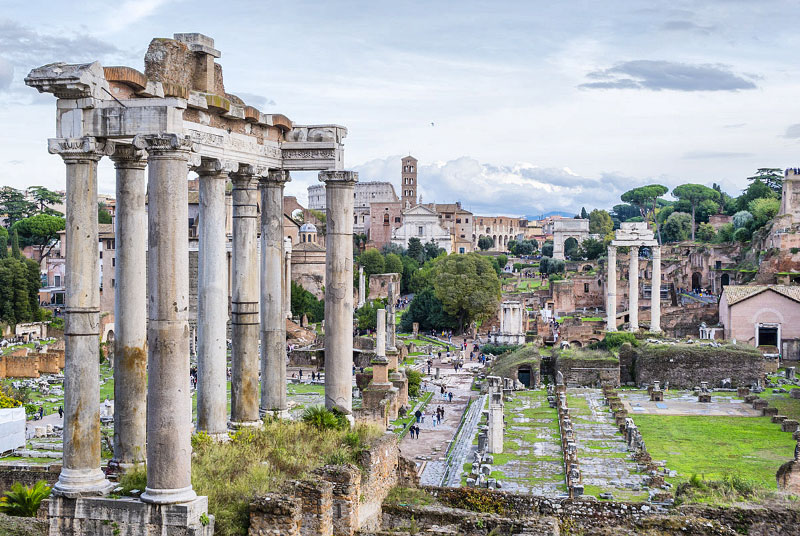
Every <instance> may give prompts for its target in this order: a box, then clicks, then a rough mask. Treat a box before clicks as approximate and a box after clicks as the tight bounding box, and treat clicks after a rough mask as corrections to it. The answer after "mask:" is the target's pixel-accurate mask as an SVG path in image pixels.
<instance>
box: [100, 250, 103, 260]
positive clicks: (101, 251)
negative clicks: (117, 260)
mask: <svg viewBox="0 0 800 536" xmlns="http://www.w3.org/2000/svg"><path fill="white" fill-rule="evenodd" d="M100 258H101V259H102V258H103V250H102V249H101V250H100Z"/></svg>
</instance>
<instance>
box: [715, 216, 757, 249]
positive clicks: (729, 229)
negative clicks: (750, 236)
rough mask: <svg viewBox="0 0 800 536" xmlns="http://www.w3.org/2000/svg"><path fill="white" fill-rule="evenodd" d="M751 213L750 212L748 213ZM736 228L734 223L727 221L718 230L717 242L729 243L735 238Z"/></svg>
mask: <svg viewBox="0 0 800 536" xmlns="http://www.w3.org/2000/svg"><path fill="white" fill-rule="evenodd" d="M748 214H749V213H748ZM734 231H735V228H734V226H733V224H732V223H726V224H725V225H723V226H722V227H720V228H719V231H717V242H720V243H723V244H724V243H727V242H730V241H732V240H733V233H734Z"/></svg>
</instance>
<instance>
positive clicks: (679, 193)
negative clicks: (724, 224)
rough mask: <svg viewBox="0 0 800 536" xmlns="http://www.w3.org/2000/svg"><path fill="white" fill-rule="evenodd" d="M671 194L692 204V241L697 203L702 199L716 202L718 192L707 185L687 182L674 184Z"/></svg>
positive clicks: (718, 196)
mask: <svg viewBox="0 0 800 536" xmlns="http://www.w3.org/2000/svg"><path fill="white" fill-rule="evenodd" d="M672 195H674V196H675V197H677V198H678V199H680V200H681V201H683V200H686V201H688V202H689V203H690V204H691V206H692V241H694V231H695V227H696V222H697V219H696V218H695V213H696V211H697V205H699V204H700V203H702V202H703V201H713V202H715V203H716V202H718V200H719V198H720V194H719V192H717V191H716V190H714V189H712V188H709V187H708V186H704V185H702V184H692V183H689V184H681V185H680V186H676V187H675V189H674V190H672Z"/></svg>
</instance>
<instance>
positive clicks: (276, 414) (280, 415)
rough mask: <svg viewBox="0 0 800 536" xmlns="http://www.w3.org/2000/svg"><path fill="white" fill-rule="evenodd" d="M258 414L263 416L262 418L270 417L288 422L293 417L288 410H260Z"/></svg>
mask: <svg viewBox="0 0 800 536" xmlns="http://www.w3.org/2000/svg"><path fill="white" fill-rule="evenodd" d="M258 414H259V415H261V417H262V418H264V417H266V416H267V415H269V416H270V417H272V418H273V419H280V420H288V419H291V418H292V415H291V414H290V413H289V410H288V409H269V410H258Z"/></svg>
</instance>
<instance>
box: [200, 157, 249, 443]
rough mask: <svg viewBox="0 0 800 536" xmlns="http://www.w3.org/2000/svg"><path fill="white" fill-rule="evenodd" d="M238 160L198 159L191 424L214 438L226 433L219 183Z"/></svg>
mask: <svg viewBox="0 0 800 536" xmlns="http://www.w3.org/2000/svg"><path fill="white" fill-rule="evenodd" d="M238 168H239V165H238V164H235V163H231V162H223V161H221V160H217V159H207V158H204V159H203V160H202V163H201V165H200V166H199V167H197V168H195V171H196V172H197V174H198V175H199V177H200V224H199V226H200V227H199V235H200V236H199V250H198V255H197V352H198V355H197V429H198V430H199V431H203V432H206V433H207V434H209V435H211V436H212V437H215V438H217V439H224V438H225V437H227V434H228V398H227V390H226V389H227V367H228V347H227V335H228V258H227V257H228V253H227V249H226V246H227V243H228V238H227V236H226V233H225V216H226V210H225V186H226V184H227V182H228V175H229V173H230V172H232V171H236V170H237V169H238Z"/></svg>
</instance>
